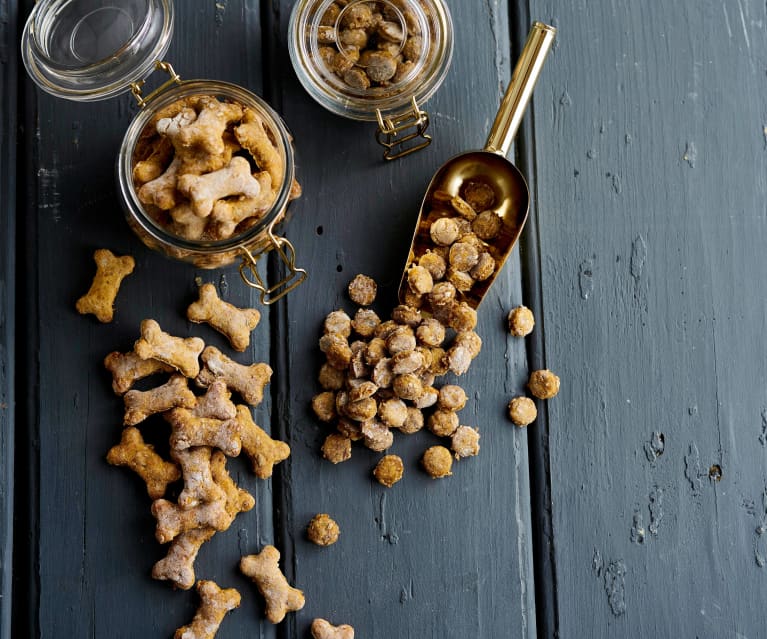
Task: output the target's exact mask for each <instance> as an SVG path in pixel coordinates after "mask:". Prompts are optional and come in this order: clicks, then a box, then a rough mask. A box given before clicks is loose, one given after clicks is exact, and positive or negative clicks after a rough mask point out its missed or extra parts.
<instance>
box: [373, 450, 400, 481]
mask: <svg viewBox="0 0 767 639" xmlns="http://www.w3.org/2000/svg"><path fill="white" fill-rule="evenodd" d="M404 472H405V465H404V464H403V463H402V459H401V458H400V457H399V456H398V455H386V456H385V457H382V458H381V460H380V461H379V462H378V463H377V464H376V467H375V470H373V475H374V476H375V478H376V479H377V480H378V483H379V484H383V485H384V486H386V487H387V488H391V487H392V486H394V484H396V483H397V482H398V481H399V480H400V479H402V474H403V473H404Z"/></svg>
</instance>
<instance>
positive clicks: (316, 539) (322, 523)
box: [306, 513, 341, 546]
mask: <svg viewBox="0 0 767 639" xmlns="http://www.w3.org/2000/svg"><path fill="white" fill-rule="evenodd" d="M340 534H341V529H340V528H339V527H338V524H337V523H336V522H335V521H333V520H332V519H331V518H330V515H328V514H327V513H320V514H319V515H315V516H314V517H312V520H311V521H310V522H309V525H308V526H307V527H306V536H307V537H308V538H309V541H311V542H312V543H313V544H317V545H318V546H330V545H331V544H334V543H336V542H337V541H338V535H340Z"/></svg>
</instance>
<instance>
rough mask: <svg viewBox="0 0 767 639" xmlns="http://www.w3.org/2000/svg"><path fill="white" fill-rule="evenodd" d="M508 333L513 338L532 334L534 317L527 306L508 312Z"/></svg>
mask: <svg viewBox="0 0 767 639" xmlns="http://www.w3.org/2000/svg"><path fill="white" fill-rule="evenodd" d="M508 321H509V333H511V334H512V335H514V336H515V337H525V335H530V333H532V332H533V327H534V326H535V317H533V312H532V311H531V310H530V309H529V308H527V306H517V307H516V308H512V309H511V311H509V318H508Z"/></svg>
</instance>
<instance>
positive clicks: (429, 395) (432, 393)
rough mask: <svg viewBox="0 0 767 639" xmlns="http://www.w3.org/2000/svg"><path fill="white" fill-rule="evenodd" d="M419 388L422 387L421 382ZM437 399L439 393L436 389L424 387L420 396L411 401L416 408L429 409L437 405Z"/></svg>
mask: <svg viewBox="0 0 767 639" xmlns="http://www.w3.org/2000/svg"><path fill="white" fill-rule="evenodd" d="M421 386H423V382H421ZM438 397H439V392H438V391H437V389H436V388H432V387H431V386H425V387H423V390H422V391H421V394H420V395H419V396H418V397H417V398H416V399H414V400H413V403H414V404H415V407H416V408H429V407H430V406H434V404H436V403H437V398H438Z"/></svg>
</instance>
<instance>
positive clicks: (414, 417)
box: [399, 406, 423, 435]
mask: <svg viewBox="0 0 767 639" xmlns="http://www.w3.org/2000/svg"><path fill="white" fill-rule="evenodd" d="M422 428H423V413H422V412H421V411H420V410H419V409H418V408H415V407H414V406H408V407H407V418H406V419H405V422H404V423H403V424H402V426H400V427H399V432H400V433H404V434H405V435H412V434H413V433H417V432H418V431H419V430H421V429H422Z"/></svg>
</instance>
